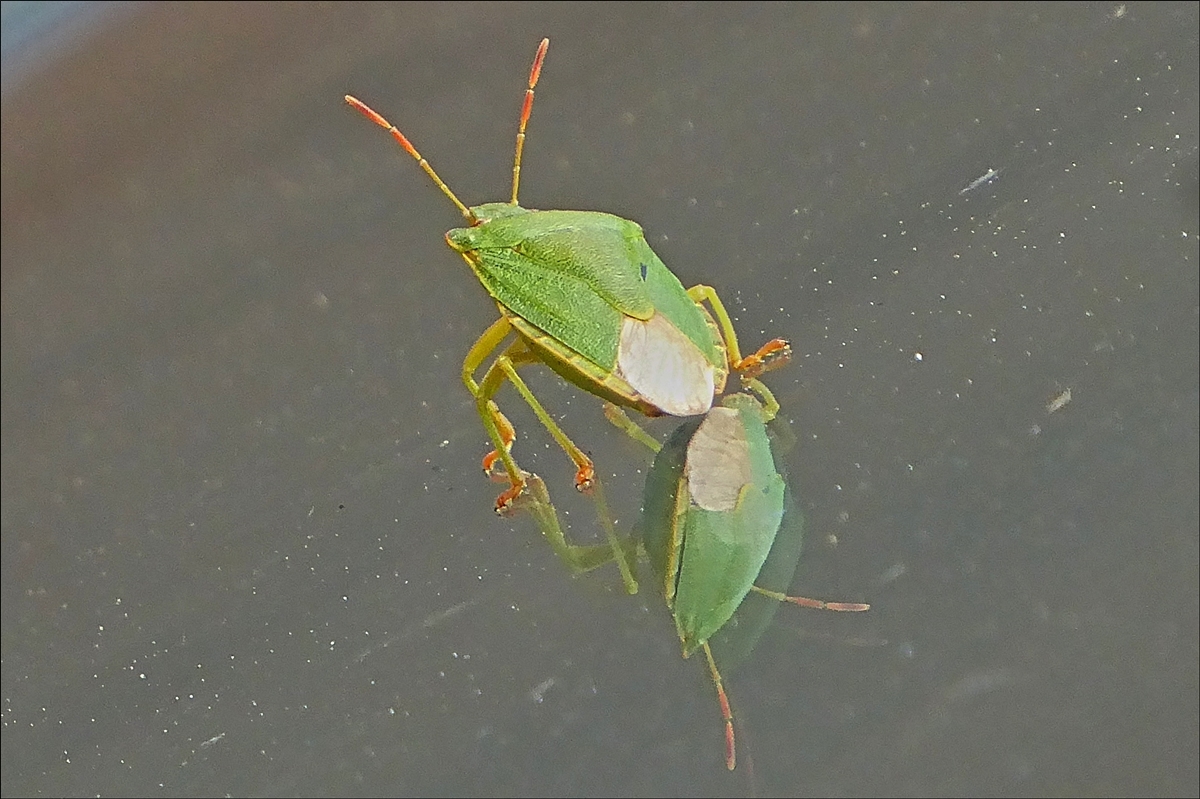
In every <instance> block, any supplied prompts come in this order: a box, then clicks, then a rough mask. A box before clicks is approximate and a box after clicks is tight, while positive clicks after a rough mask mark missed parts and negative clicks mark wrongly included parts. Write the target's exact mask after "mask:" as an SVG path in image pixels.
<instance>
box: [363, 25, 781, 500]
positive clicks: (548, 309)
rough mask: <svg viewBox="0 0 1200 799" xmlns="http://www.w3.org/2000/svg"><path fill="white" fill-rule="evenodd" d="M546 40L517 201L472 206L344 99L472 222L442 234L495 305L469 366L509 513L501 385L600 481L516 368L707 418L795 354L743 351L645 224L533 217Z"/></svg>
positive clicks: (512, 470) (524, 112) (371, 114)
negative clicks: (525, 179) (544, 371)
mask: <svg viewBox="0 0 1200 799" xmlns="http://www.w3.org/2000/svg"><path fill="white" fill-rule="evenodd" d="M548 46H549V40H548V39H543V40H542V42H541V44H540V45H539V47H538V50H537V54H536V55H535V57H534V61H533V66H532V68H531V69H530V73H529V82H528V88H527V89H526V90H525V100H524V103H523V104H522V107H521V116H520V123H519V127H518V132H517V143H516V153H515V156H514V159H513V180H512V196H511V199H510V200H509V201H508V202H493V203H485V204H482V205H477V206H474V207H468V206H466V205H465V204H464V203H463V202H462V201H461V200H459V199H458V197H457V196H456V195H455V194H454V192H452V191H451V190H450V188H449V187H448V186H447V185H446V183H445V182H444V181H443V180H442V179H441V178H440V177H439V176H438V174H437V173H436V172H435V171H434V170H433V167H432V166H430V165H429V162H428V161H426V160H425V159H424V158H423V157H422V156H421V154H420V153H419V152H417V150H416V148H414V147H413V146H412V144H410V143H409V141H408V139H407V138H406V137H405V136H404V134H402V133H401V132H400V131H399V130H398V129H397V128H396V127H395V126H394V125H392V124H391V123H390V122H388V121H387V120H386V119H384V118H383V117H382V116H381V115H379V114H378V113H376V112H375V111H373V110H372V109H371V108H369V107H368V106H367V105H365V104H364V103H362V102H361V101H360V100H358V99H356V98H354V97H351V96H349V95H347V97H346V102H347V103H349V104H350V105H351V106H352V107H354V108H355V109H357V110H358V111H359V112H361V113H362V114H363V115H365V116H366V117H367V118H368V119H370V120H371V121H373V122H375V123H376V124H378V125H380V126H381V127H384V128H386V129H387V130H388V131H389V132H390V133H391V134H392V137H393V138H395V140H396V141H397V142H399V144H400V146H401V147H403V148H404V150H405V152H407V153H408V154H409V155H410V156H412V157H413V158H414V159H416V161H417V162H418V164H419V165H420V167H421V168H422V169H423V170H424V171H425V172H426V174H428V175H429V177H430V178H432V179H433V181H434V183H436V184H437V186H438V188H439V189H441V191H442V192H443V193H444V194H445V195H446V196H447V197H448V198H450V200H451V201H453V203H454V204H455V206H456V207H457V208H458V210H459V211H460V213H462V215H463V217H464V218H465V219H466V220H467V223H468V226H467V227H465V228H457V229H454V230H451V231H449V232H448V233H447V234H446V242H447V243H448V244H449V245H450V247H451V248H452V249H453V250H455V251H456V252H458V253H459V254H461V255H462V256H463V258H464V259H465V260H466V262H467V264H468V265H469V266H470V267H471V269H472V271H473V272H474V273H475V275H476V277H477V278H478V279H479V281H480V283H482V284H483V287H484V289H486V290H487V292H488V294H489V295H490V296H491V297H492V299H493V300H494V301H495V302H496V305H497V307H498V309H499V311H500V318H499V319H498V320H497V321H496V322H495V323H493V324H492V325H491V327H489V328H488V329H487V330H486V331H485V332H484V333H483V335H481V336H480V337H479V339H478V340H477V341H476V342H475V344H474V345H472V347H471V349H470V351H469V352H468V353H467V357H466V359H465V360H464V362H463V369H462V379H463V382H464V383H465V384H466V386H467V388H468V389H469V390H470V392H471V394H472V395H473V396H474V397H475V401H476V404H477V407H478V411H479V415H480V418H481V419H482V420H483V425H484V427H485V428H486V429H487V431H488V435H489V437H490V438H491V440H492V443H493V445H494V446H495V450H494V451H493V452H490V453H489V454H488V455H487V456H486V457H485V458H484V469H485V471H487V472H488V473H491V471H492V468H493V466H494V465H495V462H496V461H497V460H499V461H500V462H501V463H502V464H503V465H504V469H505V472H506V473H507V476H508V480H509V483H510V487H509V488H508V489H507V490H506V491H504V492H503V493H502V494H501V495H500V496H499V498H497V500H496V509H497V510H498V511H505V510H507V509H509V508H510V507H511V505H512V503H513V501H514V500H515V499H516V498H517V497H518V496H519V495H520V494H521V492H522V491H523V490H524V488H525V485H526V480H527V473H525V472H524V471H522V470H521V469H520V467H518V466H517V463H516V461H515V460H514V459H513V456H512V454H511V451H510V450H511V448H512V444H513V441H514V440H515V438H516V432H515V431H514V429H513V427H512V425H511V424H510V423H509V421H508V420H507V419H506V418H505V417H504V414H502V413H501V412H500V410H499V408H498V407H497V405H496V403H495V401H494V400H493V397H494V395H495V394H496V392H497V391H498V390H499V388H500V386H501V385H502V384H503V383H504V381H505V380H507V381H509V382H511V383H512V384H513V386H514V388H516V390H517V391H518V393H520V394H521V396H522V398H523V399H524V400H525V401H526V403H528V404H529V406H530V408H531V409H532V410H533V412H534V414H535V415H536V416H537V418H538V420H539V421H541V423H542V424H543V425H544V426H545V427H546V429H547V430H548V431H549V432H550V434H551V436H553V438H554V439H555V440H556V441H557V442H558V443H559V445H560V446H561V447H562V448H563V450H564V451H566V453H567V455H568V456H569V457H570V458H571V460H572V461H573V462H574V463H575V466H576V473H575V485H576V487H577V488H579V489H581V490H585V489H588V488H590V487H591V486H592V485H593V482H594V480H595V471H594V469H593V466H592V462H591V459H590V458H588V456H587V455H586V454H584V452H583V451H582V450H581V449H580V448H579V447H578V446H576V445H575V444H574V442H572V441H571V440H570V439H569V438H568V437H567V436H566V434H565V433H564V432H563V431H562V429H561V428H560V427H559V426H558V424H557V423H556V422H555V421H554V420H553V419H552V418H551V417H550V415H549V414H548V413H547V412H546V410H545V409H544V408H543V407H542V406H541V404H540V403H539V402H538V400H537V399H536V398H535V397H534V395H533V393H532V392H531V391H530V390H529V388H528V386H527V385H526V384H525V382H524V381H523V380H522V379H521V377H520V376H519V375H518V374H517V368H518V367H520V366H523V365H525V364H529V363H535V362H541V363H544V364H546V365H548V366H549V367H550V368H552V369H553V370H554V371H555V372H557V373H558V374H559V375H561V376H562V377H564V378H566V379H567V380H569V381H571V382H572V383H574V384H575V385H577V386H579V387H580V388H582V389H584V390H585V391H588V392H590V393H592V394H596V395H597V396H600V397H602V398H604V399H606V400H608V401H609V402H611V403H614V404H616V405H619V406H622V407H626V408H634V409H636V410H638V411H640V412H641V413H644V414H646V415H650V416H657V415H661V414H670V415H676V416H693V415H700V414H704V413H706V412H708V410H709V409H710V408H711V407H712V403H713V397H714V396H717V395H719V394H721V393H722V392H723V391H724V388H725V382H726V379H727V377H728V375H729V373H730V372H731V371H732V372H737V373H739V374H740V375H741V376H742V378H743V379H750V378H754V377H755V376H756V375H758V374H761V373H762V372H763V371H766V370H767V369H771V368H775V367H776V366H778V365H781V364H782V363H784V362H786V361H787V359H788V357H789V356H790V349H789V347H788V344H787V342H786V341H784V340H782V339H774V340H772V341H770V342H768V343H767V344H766V345H764V346H763V347H762V348H761V349H759V350H758V352H756V353H754V354H753V355H750V356H748V357H745V358H743V357H742V355H741V353H740V351H739V348H738V342H737V335H736V334H735V333H734V330H733V324H732V322H731V321H730V319H729V314H728V313H727V312H726V310H725V308H724V306H723V305H722V303H721V301H720V299H719V298H718V296H717V294H716V292H715V291H714V290H713V289H712V288H711V287H709V286H703V285H701V286H693V287H692V288H690V289H685V288H684V287H683V285H682V284H681V283H680V282H679V279H678V278H677V277H675V275H674V274H673V273H672V272H671V271H670V270H669V269H667V267H666V265H664V264H663V262H662V261H661V260H660V259H659V258H658V256H657V255H656V254H655V253H654V251H653V250H651V249H650V245H649V244H648V243H647V242H646V238H645V236H644V235H643V233H642V229H641V227H640V226H639V225H638V224H637V223H635V222H631V221H630V220H627V219H622V218H620V217H617V216H613V215H612V214H606V213H601V212H598V211H538V210H533V209H527V208H522V207H521V206H520V205H518V204H517V189H518V186H519V184H520V176H521V154H522V152H523V150H524V145H525V128H526V125H527V123H528V121H529V115H530V111H531V110H532V108H533V97H534V87H535V86H536V85H537V82H538V77H539V75H540V74H541V69H542V62H543V59H544V58H545V55H546V49H547V47H548ZM702 303H707V304H708V306H710V307H711V312H710V311H709V310H708V309H707V308H706V307H705V306H704V305H703V304H702ZM510 334H515V338H514V339H513V340H512V341H511V343H510V344H509V345H508V346H507V347H506V348H504V349H503V350H502V351H501V352H500V354H499V355H498V356H496V357H495V358H494V359H493V360H492V362H491V364H490V365H489V366H488V367H487V369H486V370H485V372H484V374H483V377H482V378H481V379H479V380H476V378H475V373H476V371H477V370H478V369H479V368H480V367H481V366H482V365H483V364H484V362H485V361H487V359H488V358H489V357H491V356H492V354H493V353H494V352H496V351H497V350H498V349H499V348H500V347H501V345H502V344H503V343H504V342H505V341H506V340H508V339H509V336H510Z"/></svg>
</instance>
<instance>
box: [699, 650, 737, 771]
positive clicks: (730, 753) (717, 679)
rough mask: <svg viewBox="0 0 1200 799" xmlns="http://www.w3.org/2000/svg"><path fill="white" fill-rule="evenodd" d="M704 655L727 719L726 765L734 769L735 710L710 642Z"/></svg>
mask: <svg viewBox="0 0 1200 799" xmlns="http://www.w3.org/2000/svg"><path fill="white" fill-rule="evenodd" d="M703 646H704V657H705V658H706V659H707V660H708V673H709V674H710V675H712V681H713V685H714V686H716V689H717V701H718V702H720V703H721V716H722V717H723V718H724V719H725V767H726V768H727V769H729V770H730V771H733V767H734V766H736V765H737V751H736V750H735V748H734V744H733V711H732V710H730V709H729V697H728V696H726V695H725V685H724V683H722V682H721V672H719V671H718V670H717V661H715V660H713V654H712V650H711V649H709V647H708V642H707V641H705V642H704V644H703Z"/></svg>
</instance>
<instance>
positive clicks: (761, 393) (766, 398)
mask: <svg viewBox="0 0 1200 799" xmlns="http://www.w3.org/2000/svg"><path fill="white" fill-rule="evenodd" d="M746 388H748V389H749V390H751V391H753V392H754V393H755V394H757V395H758V398H759V400H761V401H762V414H763V422H770V421H771V420H772V419H774V418H775V417H776V416H777V415H778V414H779V401H778V400H776V399H775V395H774V394H772V393H771V389H769V388H767V387H766V386H764V385H763V383H762V381H761V380H758V379H757V378H750V379H749V380H747V381H746Z"/></svg>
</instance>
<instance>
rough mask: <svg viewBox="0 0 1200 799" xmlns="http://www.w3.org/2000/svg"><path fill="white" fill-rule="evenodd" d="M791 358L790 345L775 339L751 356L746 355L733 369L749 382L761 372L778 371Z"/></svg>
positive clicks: (783, 340)
mask: <svg viewBox="0 0 1200 799" xmlns="http://www.w3.org/2000/svg"><path fill="white" fill-rule="evenodd" d="M791 358H792V345H791V344H790V343H789V342H788V341H786V340H785V339H781V338H776V339H771V340H770V341H768V342H767V343H766V344H764V345H762V346H761V347H759V348H758V352H756V353H754V354H753V355H747V356H746V357H745V358H742V359H741V360H740V361H738V362H737V363H735V364H733V368H734V370H735V371H737V372H738V373H739V374H741V376H742V377H743V378H744V379H746V380H749V379H751V378H755V377H758V376H759V375H761V374H762V373H763V372H769V371H772V370H773V369H778V368H779V367H780V366H783V365H784V364H785V363H787V362H788V361H790V360H791Z"/></svg>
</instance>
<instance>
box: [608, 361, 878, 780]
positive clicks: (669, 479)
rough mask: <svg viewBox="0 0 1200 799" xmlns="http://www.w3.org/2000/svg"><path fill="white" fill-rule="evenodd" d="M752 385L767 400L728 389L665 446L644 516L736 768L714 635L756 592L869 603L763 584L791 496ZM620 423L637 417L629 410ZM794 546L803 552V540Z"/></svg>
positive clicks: (668, 594)
mask: <svg viewBox="0 0 1200 799" xmlns="http://www.w3.org/2000/svg"><path fill="white" fill-rule="evenodd" d="M748 385H749V387H750V388H751V389H752V390H754V391H755V392H756V393H758V394H759V395H760V396H761V397H762V400H763V401H762V402H760V401H759V400H758V399H756V398H755V397H753V396H751V395H749V394H745V393H739V394H732V395H729V396H727V397H725V398H723V399H722V401H721V404H720V405H719V406H716V407H714V408H713V409H712V410H710V411H709V412H708V414H707V415H706V416H705V417H704V418H703V419H702V420H700V421H699V423H696V422H695V421H689V422H687V423H685V424H684V425H682V426H680V428H679V429H677V430H676V431H675V433H674V434H672V436H671V437H670V439H668V441H667V443H666V444H665V445H664V446H663V447H662V448H661V449H660V450H659V452H658V454H657V455H656V456H655V458H654V463H653V465H652V466H651V467H650V471H649V473H648V474H647V476H646V490H645V494H644V497H643V501H642V507H643V510H642V516H641V519H640V520H639V531H640V534H641V542H642V546H643V548H644V549H645V552H646V555H647V558H648V559H649V561H650V567H651V570H652V571H653V573H654V578H655V580H656V582H657V584H658V585H659V586H660V589H661V590H662V593H663V596H664V597H665V598H666V601H667V607H668V608H669V609H670V611H671V615H672V616H673V617H674V619H675V628H676V631H677V632H678V634H679V640H680V642H681V644H682V647H683V656H684V657H685V658H686V657H688V656H690V655H691V654H692V653H693V652H695V651H696V650H697V649H701V650H703V651H704V656H705V660H706V661H707V662H708V668H709V674H710V675H711V676H712V680H713V685H714V686H715V687H716V690H717V698H718V700H719V702H720V707H721V714H722V717H723V718H724V721H725V763H726V766H727V767H728V768H730V769H732V768H733V767H734V765H735V763H736V749H735V746H734V732H733V713H732V711H731V709H730V705H729V700H728V697H727V696H726V694H725V688H724V684H723V682H722V680H721V673H720V671H719V670H718V669H717V663H716V659H715V658H714V657H713V653H712V648H711V647H710V646H709V640H710V638H712V637H713V636H714V635H716V634H717V633H718V632H719V631H722V628H724V627H725V625H726V624H727V623H728V622H729V620H730V619H731V618H732V617H733V615H734V613H735V612H737V611H738V609H739V607H741V606H742V604H743V602H744V601H745V600H746V599H747V597H748V595H749V594H750V593H751V592H754V593H757V594H761V595H764V596H767V597H770V598H772V599H776V600H779V601H781V602H791V603H793V604H796V605H800V606H802V607H811V608H822V609H826V610H839V611H864V610H867V609H869V607H870V606H869V605H866V604H861V603H856V602H826V601H823V600H820V599H809V598H807V597H798V596H788V595H786V594H784V593H782V592H780V591H776V590H772V589H771V588H768V587H764V586H763V585H762V584H761V583H762V582H763V580H764V578H765V576H766V572H765V571H764V564H765V563H766V561H767V558H768V555H769V554H773V553H772V550H773V547H775V545H776V543H777V537H778V536H779V531H780V527H781V524H782V523H783V520H784V516H785V510H786V509H787V508H788V506H789V504H790V497H789V492H788V489H787V486H786V483H785V482H784V479H783V477H782V476H781V475H780V474H779V470H778V469H777V468H776V465H775V458H774V455H773V454H772V451H771V442H770V439H769V438H768V436H767V429H766V423H767V422H768V421H770V420H771V419H772V418H774V416H775V414H776V413H777V412H778V409H779V406H778V404H777V403H776V402H775V399H774V397H772V396H771V394H770V392H769V391H767V389H766V387H765V386H763V385H762V384H761V383H759V382H758V381H757V380H752V381H750V382H749V384H748ZM610 418H613V416H612V415H610ZM614 421H617V419H615V418H614ZM617 423H618V424H621V425H622V426H625V423H628V424H629V425H632V422H629V421H628V418H627V417H625V422H624V423H622V422H619V421H618V422H617ZM634 434H635V435H636V431H634ZM639 438H640V437H639ZM794 512H795V513H798V510H795V511H794ZM796 523H800V522H799V520H797V522H796ZM795 554H796V557H797V558H798V557H799V549H798V541H797V544H796V549H795ZM793 563H794V561H793ZM793 568H794V566H793Z"/></svg>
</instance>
